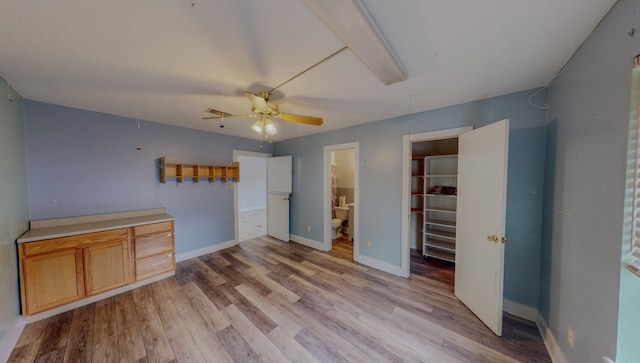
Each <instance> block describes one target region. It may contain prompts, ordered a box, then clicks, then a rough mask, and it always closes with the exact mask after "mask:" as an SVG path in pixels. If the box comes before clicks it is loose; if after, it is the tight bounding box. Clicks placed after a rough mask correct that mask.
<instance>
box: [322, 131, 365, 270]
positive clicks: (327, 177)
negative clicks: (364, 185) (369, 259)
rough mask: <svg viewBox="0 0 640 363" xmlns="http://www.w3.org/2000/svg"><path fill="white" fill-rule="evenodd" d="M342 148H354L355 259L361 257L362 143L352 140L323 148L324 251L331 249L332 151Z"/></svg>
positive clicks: (353, 225) (352, 226) (353, 226)
mask: <svg viewBox="0 0 640 363" xmlns="http://www.w3.org/2000/svg"><path fill="white" fill-rule="evenodd" d="M340 150H353V188H354V190H353V202H354V208H353V219H354V220H353V221H349V223H353V224H352V225H351V228H353V260H354V261H357V259H358V258H359V257H360V243H359V239H360V233H359V220H360V143H359V142H350V143H346V144H337V145H327V146H325V147H324V148H323V151H322V155H323V168H322V175H323V176H322V190H323V192H322V227H323V228H322V229H323V240H324V248H323V249H322V250H323V251H331V203H329V201H330V199H331V152H332V151H340Z"/></svg>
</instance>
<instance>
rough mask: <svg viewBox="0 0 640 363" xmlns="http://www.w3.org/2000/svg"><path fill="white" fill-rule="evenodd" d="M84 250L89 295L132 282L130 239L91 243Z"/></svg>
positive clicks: (85, 278) (85, 275)
mask: <svg viewBox="0 0 640 363" xmlns="http://www.w3.org/2000/svg"><path fill="white" fill-rule="evenodd" d="M83 252H84V253H83V258H84V280H85V287H86V294H87V296H91V295H95V294H99V293H101V292H105V291H109V290H111V289H115V288H116V287H120V286H124V285H126V284H128V283H129V282H131V272H130V271H131V269H130V265H131V263H130V258H129V240H128V239H125V240H120V241H113V242H103V243H98V244H95V245H91V246H89V247H85V248H84V249H83Z"/></svg>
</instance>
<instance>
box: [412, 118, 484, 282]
mask: <svg viewBox="0 0 640 363" xmlns="http://www.w3.org/2000/svg"><path fill="white" fill-rule="evenodd" d="M471 130H473V126H465V127H458V128H452V129H444V130H437V131H428V132H422V133H419V134H409V135H404V136H402V207H401V208H402V209H401V210H402V221H401V231H402V232H401V236H400V238H401V241H402V249H401V251H400V256H401V257H400V272H401V273H402V276H403V277H409V275H410V262H409V261H410V258H411V235H410V233H411V232H410V228H411V222H410V221H411V156H412V155H411V146H412V144H413V143H414V142H422V141H434V140H440V139H449V138H453V137H458V136H459V135H460V134H463V133H465V132H468V131H471Z"/></svg>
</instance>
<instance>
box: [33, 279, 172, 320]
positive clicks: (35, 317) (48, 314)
mask: <svg viewBox="0 0 640 363" xmlns="http://www.w3.org/2000/svg"><path fill="white" fill-rule="evenodd" d="M174 275H175V271H169V272H165V273H163V274H161V275H157V276H153V277H150V278H148V279H146V280H142V281H138V282H134V283H132V284H129V285H126V286H122V287H119V288H117V289H113V290H109V291H107V292H103V293H102V294H98V295H93V296H89V297H87V298H84V299H82V300H78V301H74V302H72V303H69V304H66V305H63V306H59V307H57V308H54V309H51V310H47V311H43V312H41V313H38V314H34V315H31V316H26V317H23V318H24V321H25V322H26V323H32V322H34V321H38V320H42V319H46V318H50V317H52V316H54V315H58V314H60V313H64V312H66V311H69V310H73V309H76V308H79V307H81V306H85V305H89V304H92V303H94V302H96V301H100V300H102V299H106V298H108V297H112V296H116V295H118V294H121V293H123V292H127V291H131V290H133V289H136V288H138V287H140V286H144V285H148V284H150V283H153V282H156V281H160V280H162V279H165V278H167V277H171V276H174Z"/></svg>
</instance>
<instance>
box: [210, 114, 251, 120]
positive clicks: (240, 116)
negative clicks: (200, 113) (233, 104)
mask: <svg viewBox="0 0 640 363" xmlns="http://www.w3.org/2000/svg"><path fill="white" fill-rule="evenodd" d="M227 115H228V116H227ZM252 117H258V116H257V115H255V114H248V115H232V114H230V113H225V115H224V118H252ZM221 118H223V117H222V116H208V117H203V118H202V119H203V120H218V119H221Z"/></svg>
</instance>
